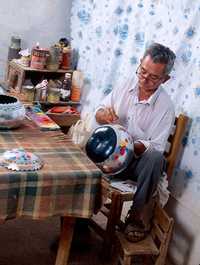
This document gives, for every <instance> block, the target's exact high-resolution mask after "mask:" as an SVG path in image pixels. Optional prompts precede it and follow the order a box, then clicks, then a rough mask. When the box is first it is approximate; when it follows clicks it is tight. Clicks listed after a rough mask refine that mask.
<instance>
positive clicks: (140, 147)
mask: <svg viewBox="0 0 200 265" xmlns="http://www.w3.org/2000/svg"><path fill="white" fill-rule="evenodd" d="M145 150H146V147H145V146H144V144H143V143H141V142H139V141H138V142H135V143H134V153H135V154H136V155H137V156H141V155H142V154H143V153H144V151H145Z"/></svg>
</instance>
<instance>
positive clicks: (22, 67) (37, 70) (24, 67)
mask: <svg viewBox="0 0 200 265" xmlns="http://www.w3.org/2000/svg"><path fill="white" fill-rule="evenodd" d="M9 65H10V66H11V67H14V68H15V69H19V70H20V71H21V70H23V71H27V72H40V73H72V72H73V70H71V69H58V70H48V69H43V70H40V69H34V68H31V67H26V66H24V65H22V64H20V63H18V62H17V61H16V60H12V61H10V62H9Z"/></svg>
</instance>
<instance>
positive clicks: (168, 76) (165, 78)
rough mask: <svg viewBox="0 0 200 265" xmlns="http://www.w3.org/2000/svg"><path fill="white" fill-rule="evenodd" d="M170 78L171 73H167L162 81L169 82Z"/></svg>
mask: <svg viewBox="0 0 200 265" xmlns="http://www.w3.org/2000/svg"><path fill="white" fill-rule="evenodd" d="M170 78H171V77H170V75H166V76H165V77H164V78H163V82H162V83H165V82H167V81H168V80H169V79H170Z"/></svg>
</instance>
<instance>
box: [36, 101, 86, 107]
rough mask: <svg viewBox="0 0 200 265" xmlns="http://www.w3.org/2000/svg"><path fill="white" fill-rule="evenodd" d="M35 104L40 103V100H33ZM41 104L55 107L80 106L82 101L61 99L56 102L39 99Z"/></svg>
mask: <svg viewBox="0 0 200 265" xmlns="http://www.w3.org/2000/svg"><path fill="white" fill-rule="evenodd" d="M33 103H34V104H36V103H38V101H33ZM39 103H40V105H43V106H45V107H47V108H48V107H53V106H69V105H70V106H79V105H80V104H81V103H80V102H75V101H66V102H64V101H59V102H56V103H52V102H48V101H39Z"/></svg>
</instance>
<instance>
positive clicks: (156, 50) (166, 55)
mask: <svg viewBox="0 0 200 265" xmlns="http://www.w3.org/2000/svg"><path fill="white" fill-rule="evenodd" d="M148 55H150V57H151V59H152V60H153V62H154V63H161V64H166V68H165V74H169V73H170V72H171V70H172V68H173V65H174V61H175V59H176V55H175V53H174V52H173V51H172V50H170V49H169V48H168V47H166V46H164V45H162V44H159V43H153V44H151V45H150V46H149V47H148V48H147V49H146V51H145V53H144V56H143V58H145V57H146V56H148Z"/></svg>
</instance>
